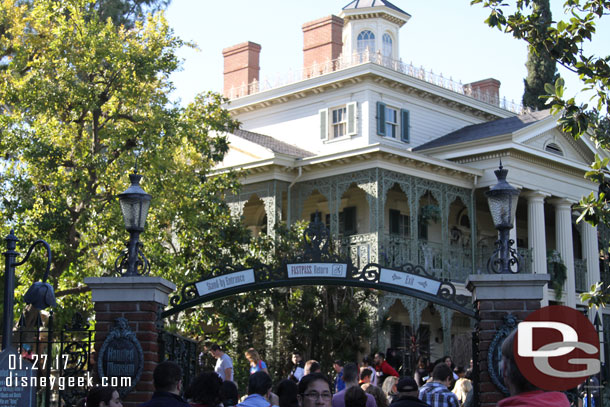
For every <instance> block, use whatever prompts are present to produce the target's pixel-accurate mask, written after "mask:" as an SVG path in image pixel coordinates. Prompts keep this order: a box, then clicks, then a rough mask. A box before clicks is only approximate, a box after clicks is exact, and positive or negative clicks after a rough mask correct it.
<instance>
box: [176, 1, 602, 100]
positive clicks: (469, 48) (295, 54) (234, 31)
mask: <svg viewBox="0 0 610 407" xmlns="http://www.w3.org/2000/svg"><path fill="white" fill-rule="evenodd" d="M550 1H551V8H552V11H553V19H554V20H558V19H564V18H565V17H564V16H563V10H562V5H563V2H564V1H563V0H550ZM349 2H350V0H307V1H303V0H301V1H297V0H258V1H254V0H225V1H218V0H172V3H171V5H170V6H169V8H168V9H167V11H166V17H167V19H168V21H169V24H170V26H171V27H172V28H173V29H174V31H175V34H176V35H177V36H179V37H180V38H182V39H183V40H187V41H192V42H195V43H196V44H197V45H198V49H197V50H195V49H191V48H183V49H181V50H180V53H179V56H180V57H181V58H183V59H184V62H183V66H182V70H181V71H179V72H176V73H174V74H173V76H172V80H173V82H174V85H175V86H176V90H175V92H174V94H173V95H172V96H173V98H174V99H179V100H180V101H181V103H182V104H183V105H185V104H187V103H189V102H190V101H192V100H193V98H194V97H195V95H196V94H198V93H200V92H204V91H208V90H212V91H216V92H222V86H223V73H222V71H223V57H222V50H223V48H227V47H230V46H232V45H235V44H239V43H242V42H245V41H252V42H256V43H258V44H260V45H261V46H262V50H261V55H260V68H261V71H260V77H261V79H264V78H270V79H273V78H275V77H277V76H278V75H281V74H286V73H288V72H290V71H291V70H292V71H295V70H299V69H301V68H302V64H303V33H302V29H301V27H302V25H303V24H304V23H306V22H309V21H312V20H316V19H318V18H321V17H325V16H328V15H331V14H335V15H339V13H340V12H341V9H342V8H343V7H344V6H345V5H347V4H348V3H349ZM392 3H393V4H394V5H396V6H397V7H399V8H401V9H402V10H404V11H406V12H407V13H409V14H410V15H411V19H410V20H409V21H408V22H407V24H405V25H404V26H403V27H402V29H401V30H400V39H399V44H400V49H399V53H400V58H401V59H402V60H403V62H405V63H413V65H415V66H417V67H422V66H423V67H424V68H425V69H426V70H428V71H433V72H434V73H435V74H441V73H442V74H443V76H444V77H446V78H448V77H451V78H452V79H454V80H456V81H462V83H464V84H466V83H469V82H474V81H477V80H481V79H486V78H495V79H498V80H499V81H500V82H501V85H500V96H501V97H506V98H507V100H508V101H511V100H514V101H516V102H520V101H521V96H522V94H523V78H525V76H526V75H527V70H526V68H525V62H526V60H527V44H526V43H525V42H524V41H519V40H516V39H513V38H512V36H511V35H509V34H505V33H502V32H500V31H498V30H497V29H492V28H490V27H488V26H487V25H486V24H485V23H484V20H485V18H486V17H487V16H488V15H489V11H488V10H487V9H484V8H483V7H482V6H481V5H474V6H470V0H393V1H392ZM609 41H610V24H606V25H605V26H599V27H598V33H597V34H596V37H595V42H594V44H592V45H591V46H590V47H589V48H587V50H590V51H591V52H593V53H595V54H597V55H601V54H603V55H608V46H607V44H608V43H609ZM560 73H561V74H562V76H564V77H565V79H566V85H567V88H568V92H566V94H565V95H564V96H572V95H573V94H575V93H576V92H577V91H578V90H580V88H581V86H579V84H580V83H579V81H578V78H577V77H575V75H574V74H571V73H569V72H567V71H566V70H564V69H563V68H561V69H560Z"/></svg>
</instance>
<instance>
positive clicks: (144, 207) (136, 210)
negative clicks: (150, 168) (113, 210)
mask: <svg viewBox="0 0 610 407" xmlns="http://www.w3.org/2000/svg"><path fill="white" fill-rule="evenodd" d="M141 179H142V175H140V174H137V173H135V172H134V173H133V174H129V180H130V181H131V185H130V186H129V188H127V189H126V190H125V191H124V192H122V193H120V194H119V195H118V197H119V203H120V205H121V212H122V213H123V220H124V221H125V229H127V231H128V232H143V231H144V225H145V223H146V217H147V216H148V208H150V200H151V198H152V197H151V196H150V195H149V194H147V193H146V192H145V191H144V190H143V189H142V187H141V186H140V180H141Z"/></svg>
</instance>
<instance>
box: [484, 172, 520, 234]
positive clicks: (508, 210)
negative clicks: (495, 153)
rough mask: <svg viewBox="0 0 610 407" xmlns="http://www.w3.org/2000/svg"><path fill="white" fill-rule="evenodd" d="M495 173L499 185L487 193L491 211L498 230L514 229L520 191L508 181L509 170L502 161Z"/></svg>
mask: <svg viewBox="0 0 610 407" xmlns="http://www.w3.org/2000/svg"><path fill="white" fill-rule="evenodd" d="M494 173H495V174H496V178H497V179H498V183H497V184H496V185H494V186H493V187H491V188H490V189H489V191H487V192H485V196H487V202H488V203H489V211H490V212H491V217H492V219H493V222H494V226H495V227H496V229H498V230H507V229H512V228H513V219H515V213H516V212H517V201H518V200H519V190H518V189H517V188H515V187H513V186H512V185H510V184H509V183H508V182H507V181H506V175H507V174H508V170H507V169H505V168H503V167H502V161H500V167H499V168H498V169H497V170H495V171H494Z"/></svg>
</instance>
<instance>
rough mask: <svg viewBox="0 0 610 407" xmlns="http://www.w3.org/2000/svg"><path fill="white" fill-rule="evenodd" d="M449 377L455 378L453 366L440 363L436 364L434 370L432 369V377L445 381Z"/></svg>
mask: <svg viewBox="0 0 610 407" xmlns="http://www.w3.org/2000/svg"><path fill="white" fill-rule="evenodd" d="M448 377H451V378H452V379H453V372H452V371H451V368H450V367H449V366H447V364H445V363H439V364H437V365H436V366H434V370H433V371H432V378H433V379H434V380H438V381H440V382H444V381H445V380H447V378H448Z"/></svg>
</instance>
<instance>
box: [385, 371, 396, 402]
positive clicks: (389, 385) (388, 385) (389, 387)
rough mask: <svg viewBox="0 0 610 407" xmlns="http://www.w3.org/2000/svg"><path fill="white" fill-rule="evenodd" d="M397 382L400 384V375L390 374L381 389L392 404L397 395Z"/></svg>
mask: <svg viewBox="0 0 610 407" xmlns="http://www.w3.org/2000/svg"><path fill="white" fill-rule="evenodd" d="M396 384H398V377H396V376H389V377H388V378H387V379H386V380H384V382H383V385H382V386H381V390H383V393H384V394H385V395H386V397H387V398H388V401H389V402H390V404H392V402H393V401H394V397H395V396H396V392H397V389H396Z"/></svg>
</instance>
